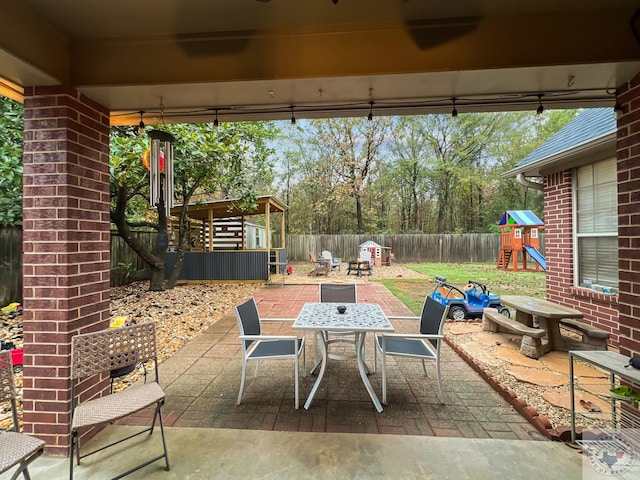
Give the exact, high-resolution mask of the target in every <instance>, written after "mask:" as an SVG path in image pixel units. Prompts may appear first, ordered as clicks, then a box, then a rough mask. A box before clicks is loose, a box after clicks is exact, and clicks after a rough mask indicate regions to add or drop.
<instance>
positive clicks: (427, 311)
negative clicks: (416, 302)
mask: <svg viewBox="0 0 640 480" xmlns="http://www.w3.org/2000/svg"><path fill="white" fill-rule="evenodd" d="M448 310H449V306H448V305H447V306H446V307H445V306H444V305H442V304H441V303H439V302H437V301H436V300H434V299H433V298H431V297H430V296H427V297H426V299H425V302H424V304H423V306H422V313H421V315H420V317H389V319H390V320H394V319H395V320H409V319H416V320H418V319H419V320H420V333H418V334H404V333H379V334H376V336H375V340H376V346H377V348H376V353H375V360H374V365H375V368H376V369H377V365H378V356H377V351H378V350H380V352H381V353H382V403H384V404H385V405H386V403H387V362H386V359H387V355H394V356H401V357H412V358H419V359H420V360H421V361H422V369H423V371H424V374H425V376H426V375H427V368H426V365H425V363H424V362H425V360H432V361H435V364H436V381H437V383H438V399H439V400H440V403H444V400H443V396H442V382H441V380H440V343H441V342H442V340H443V338H444V337H443V335H442V327H443V326H444V322H445V319H446V318H447V313H448Z"/></svg>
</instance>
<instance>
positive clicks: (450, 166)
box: [279, 110, 577, 234]
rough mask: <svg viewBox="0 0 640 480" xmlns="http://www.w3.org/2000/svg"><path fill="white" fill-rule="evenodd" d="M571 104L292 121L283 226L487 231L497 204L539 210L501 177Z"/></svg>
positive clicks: (499, 209)
mask: <svg viewBox="0 0 640 480" xmlns="http://www.w3.org/2000/svg"><path fill="white" fill-rule="evenodd" d="M576 114H577V111H575V110H558V111H548V112H545V114H544V115H532V114H531V113H530V112H509V113H504V112H503V113H468V114H460V115H458V116H457V117H455V118H454V117H451V116H450V115H424V116H402V117H393V118H389V117H387V118H385V117H375V118H374V119H373V120H367V119H365V118H345V119H339V118H338V119H330V120H311V121H308V122H303V121H300V122H298V123H297V125H296V128H294V129H291V130H290V131H289V132H288V134H287V142H286V144H285V145H286V148H284V149H283V152H282V156H283V158H284V160H283V162H282V168H281V170H280V176H281V181H280V182H279V184H280V185H281V189H280V193H281V195H282V196H283V198H284V199H285V202H286V203H288V204H289V206H290V212H289V216H288V229H289V233H298V234H301V233H320V234H346V233H473V232H492V231H496V227H495V224H496V223H497V221H498V220H499V219H500V218H501V216H502V214H503V213H504V211H505V210H510V209H531V210H534V211H535V212H536V213H537V214H539V215H540V216H542V214H543V212H542V206H543V205H542V194H541V192H539V191H533V190H531V189H528V188H525V187H523V186H522V185H520V184H518V183H517V182H516V181H515V180H514V179H504V178H502V173H504V172H505V171H507V170H510V169H511V168H513V167H514V166H515V164H516V163H517V162H518V161H520V160H522V159H523V158H524V157H525V156H526V155H527V154H528V153H530V152H531V151H533V149H535V148H536V147H537V146H539V145H540V144H541V143H542V142H544V141H545V140H546V139H547V138H549V137H550V136H551V135H552V134H554V133H555V132H557V131H558V130H559V129H560V128H561V127H562V126H564V125H566V124H567V123H568V122H569V121H570V120H571V119H572V118H573V117H574V116H575V115H576Z"/></svg>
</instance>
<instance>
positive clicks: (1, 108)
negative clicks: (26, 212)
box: [0, 95, 23, 226]
mask: <svg viewBox="0 0 640 480" xmlns="http://www.w3.org/2000/svg"><path fill="white" fill-rule="evenodd" d="M22 112H23V108H22V105H21V104H20V103H18V102H15V101H13V100H11V99H9V98H6V97H3V96H1V95H0V225H5V226H8V225H15V224H17V223H20V221H22V131H23V113H22Z"/></svg>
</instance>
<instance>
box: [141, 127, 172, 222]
mask: <svg viewBox="0 0 640 480" xmlns="http://www.w3.org/2000/svg"><path fill="white" fill-rule="evenodd" d="M149 137H150V138H151V148H150V149H149V150H148V152H149V167H148V168H149V188H150V190H151V195H150V203H151V206H154V207H158V214H159V213H160V210H161V209H162V208H163V207H164V211H165V214H166V215H167V216H169V215H170V211H171V208H172V207H173V142H175V138H174V137H173V135H171V134H170V133H167V132H163V131H161V130H151V131H150V132H149ZM145 153H146V152H145Z"/></svg>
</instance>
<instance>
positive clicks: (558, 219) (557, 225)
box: [544, 170, 620, 346]
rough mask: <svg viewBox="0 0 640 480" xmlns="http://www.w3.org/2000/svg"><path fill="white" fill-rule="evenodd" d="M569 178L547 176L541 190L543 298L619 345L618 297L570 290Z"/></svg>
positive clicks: (569, 173) (558, 174)
mask: <svg viewBox="0 0 640 480" xmlns="http://www.w3.org/2000/svg"><path fill="white" fill-rule="evenodd" d="M572 178H573V174H572V171H571V170H563V171H560V172H554V173H552V174H550V175H547V176H546V178H545V189H544V212H545V216H544V218H545V256H546V259H547V270H546V275H547V289H546V293H547V298H548V299H549V300H551V301H552V302H555V303H560V304H563V305H566V306H568V307H572V308H576V309H578V310H580V311H581V312H582V313H584V320H583V321H584V322H585V323H587V324H589V325H593V326H594V327H598V328H601V329H603V330H605V331H607V332H609V333H610V334H611V336H610V338H609V342H610V344H611V345H612V346H617V345H618V344H619V342H620V338H619V329H618V310H617V306H618V295H604V294H602V293H598V292H593V291H591V290H589V289H586V288H580V287H575V286H574V263H573V261H574V248H573V245H574V243H573V238H574V236H573V233H574V232H573V186H572Z"/></svg>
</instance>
